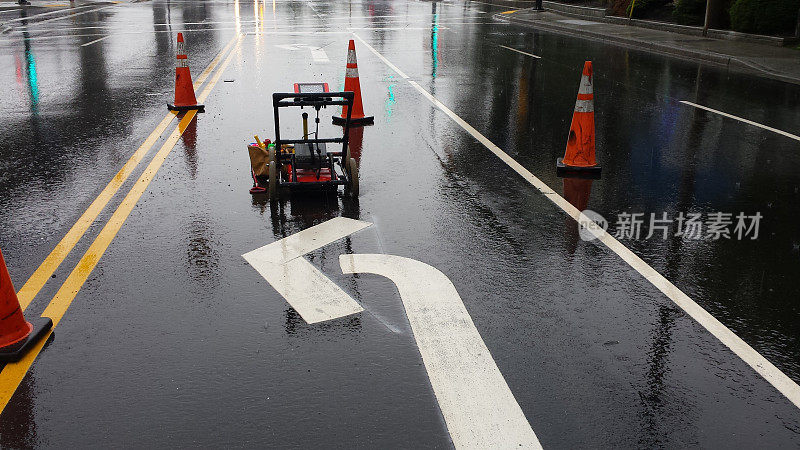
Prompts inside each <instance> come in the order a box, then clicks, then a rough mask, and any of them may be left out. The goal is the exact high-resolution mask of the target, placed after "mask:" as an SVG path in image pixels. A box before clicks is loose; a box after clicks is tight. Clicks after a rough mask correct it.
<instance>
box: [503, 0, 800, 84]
mask: <svg viewBox="0 0 800 450" xmlns="http://www.w3.org/2000/svg"><path fill="white" fill-rule="evenodd" d="M492 17H493V18H494V19H495V20H499V21H502V22H509V23H517V24H521V25H528V26H530V27H533V28H538V29H542V30H547V31H553V32H557V33H561V34H567V35H570V36H575V37H579V38H584V39H593V40H595V39H596V40H600V41H604V42H609V43H612V44H617V45H621V46H624V47H631V48H634V49H637V50H648V51H652V52H655V53H661V54H665V55H669V56H676V57H680V58H684V59H691V60H694V61H700V62H706V63H711V64H714V65H716V66H720V67H725V68H727V69H731V68H735V69H738V70H740V71H742V72H745V73H749V74H753V75H760V76H763V77H766V78H771V79H774V80H778V81H783V82H787V83H792V84H798V85H800V77H792V76H789V75H785V74H782V73H778V72H774V71H772V70H770V69H768V68H766V67H764V66H761V65H759V64H756V63H752V62H749V61H743V60H741V59H739V58H736V57H734V56H729V55H725V54H722V53H714V52H704V51H700V50H691V49H687V48H682V47H674V46H670V45H664V44H657V43H654V42H650V41H645V40H641V39H635V38H628V37H622V36H612V35H608V34H604V33H598V32H595V31H590V30H576V29H574V28H571V27H566V26H561V25H555V24H552V23H548V22H541V21H535V20H527V19H520V18H516V17H508V16H501V15H499V14H494V15H493V16H492Z"/></svg>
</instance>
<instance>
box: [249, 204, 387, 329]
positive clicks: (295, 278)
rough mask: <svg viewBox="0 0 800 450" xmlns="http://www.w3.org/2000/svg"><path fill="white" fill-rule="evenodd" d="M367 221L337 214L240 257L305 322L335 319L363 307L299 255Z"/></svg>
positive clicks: (352, 230) (359, 228)
mask: <svg viewBox="0 0 800 450" xmlns="http://www.w3.org/2000/svg"><path fill="white" fill-rule="evenodd" d="M370 225H372V224H371V223H369V222H363V221H360V220H353V219H347V218H344V217H337V218H335V219H331V220H329V221H327V222H324V223H321V224H319V225H315V226H313V227H311V228H307V229H305V230H303V231H301V232H299V233H296V234H293V235H291V236H288V237H286V238H284V239H281V240H279V241H275V242H273V243H271V244H268V245H265V246H264V247H261V248H258V249H256V250H253V251H251V252H248V253H245V254H244V255H242V257H243V258H244V259H245V260H246V261H247V262H248V263H250V265H251V266H253V268H255V269H256V270H257V271H258V273H260V274H261V276H262V277H264V279H265V280H267V282H268V283H269V284H270V285H272V287H274V288H275V290H276V291H278V293H279V294H281V295H282V296H283V298H284V299H286V301H287V302H288V303H289V305H291V306H292V308H294V309H295V310H296V311H297V312H298V314H300V316H301V317H302V318H303V320H305V321H306V322H308V323H316V322H322V321H326V320H332V319H337V318H339V317H344V316H348V315H350V314H355V313H358V312H361V311H363V310H364V309H363V308H362V307H361V306H360V305H359V304H358V303H357V302H356V301H355V300H353V298H352V297H350V296H349V295H347V293H346V292H344V291H343V290H342V288H340V287H339V286H337V285H336V283H334V282H333V281H331V280H330V279H329V278H328V277H326V276H325V275H323V274H322V272H320V271H319V270H318V269H317V268H316V267H314V266H312V265H311V263H309V262H308V261H306V260H305V259H304V258H302V256H303V255H304V254H306V253H308V252H310V251H313V250H316V249H318V248H321V247H323V246H325V245H328V244H330V243H331V242H334V241H337V240H339V239H342V238H344V237H346V236H348V235H350V234H353V233H355V232H356V231H359V230H362V229H364V228H366V227H368V226H370Z"/></svg>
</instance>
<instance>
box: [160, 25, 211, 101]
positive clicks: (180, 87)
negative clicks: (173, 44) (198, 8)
mask: <svg viewBox="0 0 800 450" xmlns="http://www.w3.org/2000/svg"><path fill="white" fill-rule="evenodd" d="M177 53H178V54H177V61H176V63H175V103H172V104H170V103H168V104H167V108H169V110H170V111H188V110H190V109H196V110H198V112H205V106H203V105H198V104H197V98H196V97H195V96H194V85H192V74H191V73H190V72H189V64H188V63H189V57H188V56H186V50H185V49H184V43H183V33H178V52H177Z"/></svg>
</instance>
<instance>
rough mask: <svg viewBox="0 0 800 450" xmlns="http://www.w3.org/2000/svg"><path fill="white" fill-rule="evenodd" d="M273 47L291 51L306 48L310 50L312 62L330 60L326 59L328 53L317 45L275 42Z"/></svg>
mask: <svg viewBox="0 0 800 450" xmlns="http://www.w3.org/2000/svg"><path fill="white" fill-rule="evenodd" d="M275 47H278V48H282V49H284V50H292V51H294V50H304V49H308V50H310V51H311V59H313V60H314V62H318V63H326V62H330V60H329V59H328V54H327V53H325V50H324V49H323V48H322V47H317V46H314V45H308V44H275Z"/></svg>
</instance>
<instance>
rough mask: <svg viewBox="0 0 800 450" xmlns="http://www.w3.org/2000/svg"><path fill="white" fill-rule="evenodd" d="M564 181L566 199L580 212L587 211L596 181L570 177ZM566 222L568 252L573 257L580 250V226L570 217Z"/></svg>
mask: <svg viewBox="0 0 800 450" xmlns="http://www.w3.org/2000/svg"><path fill="white" fill-rule="evenodd" d="M562 180H563V183H564V191H563V192H564V198H565V199H566V200H567V201H568V202H569V203H570V204H571V205H572V206H574V207H575V208H577V209H578V211H581V212H582V211H585V210H586V208H587V207H588V206H589V196H590V195H591V192H592V183H594V180H592V179H589V178H570V177H565V178H563V179H562ZM564 220H565V222H564V224H565V228H566V235H567V252H569V254H570V255H572V254H574V253H575V250H576V249H577V248H578V241H579V240H580V225H579V224H578V222H577V221H576V220H575V219H573V218H572V217H570V216H567V217H566V218H565V219H564Z"/></svg>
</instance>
